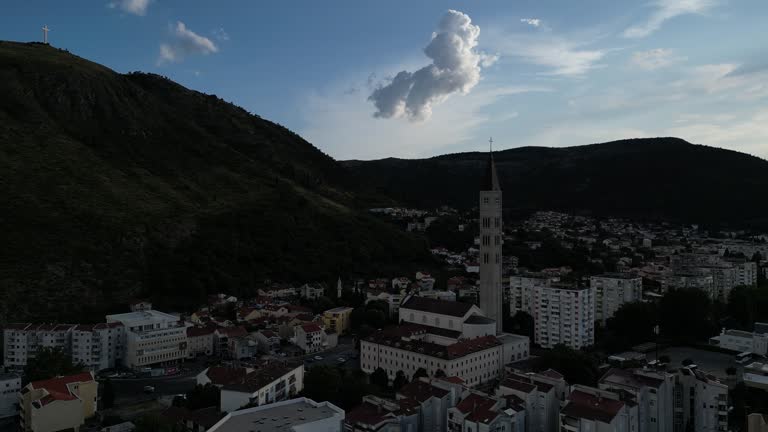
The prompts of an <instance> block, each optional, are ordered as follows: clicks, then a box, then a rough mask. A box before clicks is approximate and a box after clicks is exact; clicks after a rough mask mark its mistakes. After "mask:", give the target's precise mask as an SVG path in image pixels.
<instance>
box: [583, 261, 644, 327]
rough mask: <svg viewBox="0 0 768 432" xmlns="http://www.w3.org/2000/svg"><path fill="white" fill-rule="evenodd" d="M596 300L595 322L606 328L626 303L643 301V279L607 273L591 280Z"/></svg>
mask: <svg viewBox="0 0 768 432" xmlns="http://www.w3.org/2000/svg"><path fill="white" fill-rule="evenodd" d="M589 286H590V288H591V289H592V295H593V296H594V298H595V320H597V321H600V323H601V324H602V325H603V326H605V321H606V320H607V319H608V318H611V317H612V316H613V314H614V313H616V311H617V310H618V309H619V308H620V307H621V305H623V304H624V303H630V302H636V301H641V300H642V299H643V278H642V277H640V276H637V275H634V274H632V273H605V274H601V275H598V276H592V277H591V278H589Z"/></svg>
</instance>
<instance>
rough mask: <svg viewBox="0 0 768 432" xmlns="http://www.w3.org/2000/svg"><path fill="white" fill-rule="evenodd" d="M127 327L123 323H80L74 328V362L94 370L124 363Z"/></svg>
mask: <svg viewBox="0 0 768 432" xmlns="http://www.w3.org/2000/svg"><path fill="white" fill-rule="evenodd" d="M124 352H125V327H124V326H123V324H122V323H119V322H113V323H108V324H105V323H99V324H78V325H77V326H75V328H74V329H73V330H72V362H73V363H75V364H77V363H82V364H84V365H86V366H88V367H89V368H90V369H91V370H93V371H100V370H102V369H110V368H114V367H115V366H117V365H120V364H122V356H123V353H124Z"/></svg>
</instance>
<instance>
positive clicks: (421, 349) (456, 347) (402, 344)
mask: <svg viewBox="0 0 768 432" xmlns="http://www.w3.org/2000/svg"><path fill="white" fill-rule="evenodd" d="M426 333H428V329H427V326H421V325H419V324H406V325H401V326H394V327H389V328H386V329H384V330H382V331H380V332H377V333H374V334H373V335H371V336H368V337H367V338H365V339H364V340H365V341H367V342H370V343H375V344H380V345H386V346H389V347H393V348H399V349H402V350H406V351H411V352H415V353H419V354H424V355H428V356H432V357H439V358H444V359H449V360H450V359H455V358H459V357H464V356H466V355H468V354H472V353H475V352H478V351H483V350H486V349H490V348H493V347H497V346H499V345H501V342H499V340H498V339H496V336H481V337H478V338H474V339H466V340H462V341H459V342H456V343H454V344H451V345H440V344H436V343H432V342H425V341H423V340H421V339H418V337H419V336H420V335H424V334H426ZM407 338H413V339H411V340H405V339H407Z"/></svg>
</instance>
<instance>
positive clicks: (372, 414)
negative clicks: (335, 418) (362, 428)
mask: <svg viewBox="0 0 768 432" xmlns="http://www.w3.org/2000/svg"><path fill="white" fill-rule="evenodd" d="M387 419H393V421H394V415H392V412H391V411H387V410H385V409H381V407H379V406H378V405H374V404H372V403H370V402H363V403H361V404H360V405H358V406H356V407H354V408H352V410H350V411H347V413H346V415H345V417H344V422H345V423H347V424H349V425H357V424H363V425H370V426H376V425H378V424H381V423H382V422H384V421H386V420H387Z"/></svg>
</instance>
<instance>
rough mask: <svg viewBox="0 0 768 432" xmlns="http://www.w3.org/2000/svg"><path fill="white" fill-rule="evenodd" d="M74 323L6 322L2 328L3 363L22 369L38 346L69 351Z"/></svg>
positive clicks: (12, 367)
mask: <svg viewBox="0 0 768 432" xmlns="http://www.w3.org/2000/svg"><path fill="white" fill-rule="evenodd" d="M74 327H75V325H74V324H30V323H20V324H7V325H6V326H5V327H4V329H3V364H4V365H5V367H7V368H10V369H22V368H24V366H26V365H27V361H28V359H30V358H33V357H34V356H35V352H37V350H38V349H39V348H53V349H60V350H62V351H64V352H65V353H67V354H70V353H71V347H72V329H73V328H74Z"/></svg>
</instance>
